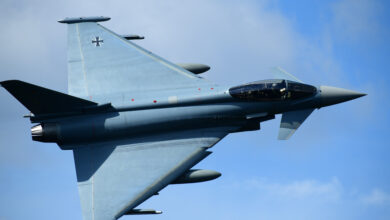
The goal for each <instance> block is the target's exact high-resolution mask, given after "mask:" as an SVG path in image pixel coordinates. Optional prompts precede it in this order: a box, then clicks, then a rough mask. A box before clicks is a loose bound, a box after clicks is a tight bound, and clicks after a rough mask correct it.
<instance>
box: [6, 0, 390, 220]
mask: <svg viewBox="0 0 390 220" xmlns="http://www.w3.org/2000/svg"><path fill="white" fill-rule="evenodd" d="M0 12H1V13H0V25H1V27H2V30H1V35H0V48H2V49H1V51H0V80H7V79H21V80H25V81H28V82H31V83H35V84H38V85H41V86H46V87H48V88H51V89H55V90H59V91H63V92H66V89H67V88H66V85H67V81H66V79H67V78H66V74H67V69H66V26H65V25H61V24H58V23H57V22H56V21H57V20H59V19H61V18H64V17H67V16H80V15H82V16H88V15H105V16H110V17H112V20H111V21H109V22H106V23H103V25H105V26H106V27H108V28H110V29H112V30H114V31H115V32H117V33H121V34H140V35H144V36H145V37H146V39H145V40H143V41H139V44H140V45H141V46H143V47H145V48H147V49H149V50H151V51H153V52H155V53H156V54H159V55H160V56H163V57H165V58H167V59H168V60H170V61H173V62H199V63H205V64H208V65H210V66H211V67H212V69H211V70H210V71H209V72H208V73H206V74H205V75H204V76H205V77H206V78H208V79H210V80H212V81H215V82H217V83H219V84H227V85H236V84H240V83H245V82H249V81H255V80H260V79H265V78H269V77H270V75H269V74H268V72H269V69H270V68H271V67H274V66H281V67H283V68H284V69H286V70H288V71H289V72H291V73H293V74H294V75H295V76H296V77H298V78H300V79H301V80H302V81H305V82H307V83H310V84H314V85H330V86H336V87H342V88H347V89H353V90H357V91H361V92H365V93H368V96H366V97H363V98H360V99H358V100H354V101H351V102H348V103H344V104H340V105H337V106H331V107H328V108H323V109H320V110H316V111H314V112H313V114H312V115H311V116H310V118H309V119H308V120H307V121H306V122H305V124H304V125H302V127H301V128H300V129H299V130H298V131H297V132H296V134H295V135H294V136H293V137H292V138H291V139H290V140H288V141H278V140H276V137H277V132H278V127H279V120H280V117H277V119H275V120H273V121H269V122H265V123H263V124H262V130H261V131H255V132H247V133H238V134H232V135H229V136H228V137H227V138H225V139H224V140H222V141H221V142H220V143H219V144H217V145H216V146H214V148H213V149H212V150H213V151H214V153H213V154H212V155H211V156H209V157H208V158H207V159H206V160H204V161H202V162H201V163H200V164H198V165H197V166H196V167H197V168H206V169H214V170H218V171H220V172H221V173H222V177H220V178H219V179H217V180H215V181H212V182H206V183H200V184H189V185H180V186H168V187H167V188H166V189H164V190H163V191H162V192H161V193H160V195H159V196H154V197H153V198H151V199H150V200H148V201H147V202H145V203H144V204H142V205H141V207H143V208H155V209H159V210H163V211H164V214H163V215H159V216H141V217H123V218H122V219H132V218H139V219H182V218H186V219H389V218H390V172H389V171H390V166H389V165H390V164H389V159H388V158H389V157H390V148H389V144H388V138H387V136H388V124H389V122H390V120H389V109H390V103H389V100H390V99H389V98H388V97H387V94H389V93H390V90H389V87H388V83H390V80H389V79H390V77H389V74H388V72H389V70H388V62H389V57H390V52H389V51H390V44H389V43H388V39H389V37H390V28H389V27H390V17H389V3H388V2H387V1H377V0H339V1H309V0H299V1H281V0H279V1H277V0H275V1H273V0H260V1H249V0H244V1H206V0H198V1H179V0H168V1H150V0H147V1H100V0H99V1H76V0H69V1H64V2H55V1H45V0H43V1H8V0H5V1H1V2H0ZM0 102H1V103H2V104H1V108H0V122H1V123H0V186H1V187H0V195H1V196H0V220H13V219H64V220H65V219H66V220H67V219H81V210H80V205H79V198H78V192H77V185H76V176H75V170H74V164H73V157H72V153H71V152H70V151H61V150H60V149H59V148H58V147H57V146H56V145H55V144H43V143H38V142H32V141H31V137H30V134H29V129H30V127H31V125H30V123H29V121H28V120H27V119H23V118H22V115H24V114H26V113H28V111H27V110H26V109H24V107H23V106H22V105H21V104H19V103H18V102H17V101H16V100H15V99H13V97H11V96H10V95H9V94H8V93H7V92H6V91H5V90H0Z"/></svg>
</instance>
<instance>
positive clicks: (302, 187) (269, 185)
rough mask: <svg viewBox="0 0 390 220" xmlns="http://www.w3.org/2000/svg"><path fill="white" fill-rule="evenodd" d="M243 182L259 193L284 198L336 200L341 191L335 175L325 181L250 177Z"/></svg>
mask: <svg viewBox="0 0 390 220" xmlns="http://www.w3.org/2000/svg"><path fill="white" fill-rule="evenodd" d="M243 184H244V185H246V187H248V188H252V189H254V190H256V191H257V192H259V193H260V194H263V195H268V196H272V197H275V196H276V197H280V198H283V199H285V200H291V199H310V198H316V199H319V200H321V199H324V200H337V199H339V198H340V195H341V194H342V193H343V188H342V185H341V183H340V181H339V180H338V179H337V178H336V177H333V178H332V179H331V180H329V181H325V182H321V181H318V180H313V179H306V180H297V181H292V182H287V183H279V182H272V181H269V180H265V179H260V180H259V179H252V180H248V181H246V182H245V183H243Z"/></svg>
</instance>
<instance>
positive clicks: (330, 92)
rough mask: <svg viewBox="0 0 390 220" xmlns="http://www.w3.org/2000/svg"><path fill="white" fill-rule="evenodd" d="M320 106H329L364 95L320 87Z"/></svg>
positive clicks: (329, 87)
mask: <svg viewBox="0 0 390 220" xmlns="http://www.w3.org/2000/svg"><path fill="white" fill-rule="evenodd" d="M320 89H321V106H322V107H323V106H329V105H334V104H338V103H341V102H346V101H349V100H352V99H357V98H359V97H362V96H365V95H366V94H364V93H360V92H355V91H352V90H347V89H341V88H336V87H331V86H321V87H320Z"/></svg>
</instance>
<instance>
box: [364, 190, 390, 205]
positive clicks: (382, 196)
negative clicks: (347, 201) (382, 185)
mask: <svg viewBox="0 0 390 220" xmlns="http://www.w3.org/2000/svg"><path fill="white" fill-rule="evenodd" d="M360 200H361V201H362V202H363V203H365V204H369V205H385V204H387V205H389V204H390V194H389V193H387V192H385V191H383V190H381V189H373V190H372V191H371V192H370V193H369V194H367V195H363V196H361V198H360Z"/></svg>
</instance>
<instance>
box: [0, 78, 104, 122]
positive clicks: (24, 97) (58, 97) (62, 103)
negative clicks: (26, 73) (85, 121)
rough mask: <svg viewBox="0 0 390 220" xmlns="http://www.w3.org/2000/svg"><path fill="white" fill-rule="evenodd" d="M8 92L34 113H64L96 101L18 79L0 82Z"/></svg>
mask: <svg viewBox="0 0 390 220" xmlns="http://www.w3.org/2000/svg"><path fill="white" fill-rule="evenodd" d="M0 85H1V86H2V87H4V88H5V89H6V90H7V91H8V92H9V93H11V94H12V95H13V96H14V97H15V98H16V99H17V100H18V101H19V102H20V103H22V104H23V105H24V106H25V107H26V108H27V109H28V110H30V111H31V112H32V113H33V114H34V115H45V114H53V113H65V112H72V111H75V110H79V109H81V108H85V107H93V106H97V103H95V102H91V101H88V100H85V99H81V98H77V97H74V96H70V95H67V94H64V93H60V92H57V91H54V90H50V89H46V88H43V87H40V86H36V85H33V84H30V83H26V82H23V81H19V80H7V81H3V82H0Z"/></svg>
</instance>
